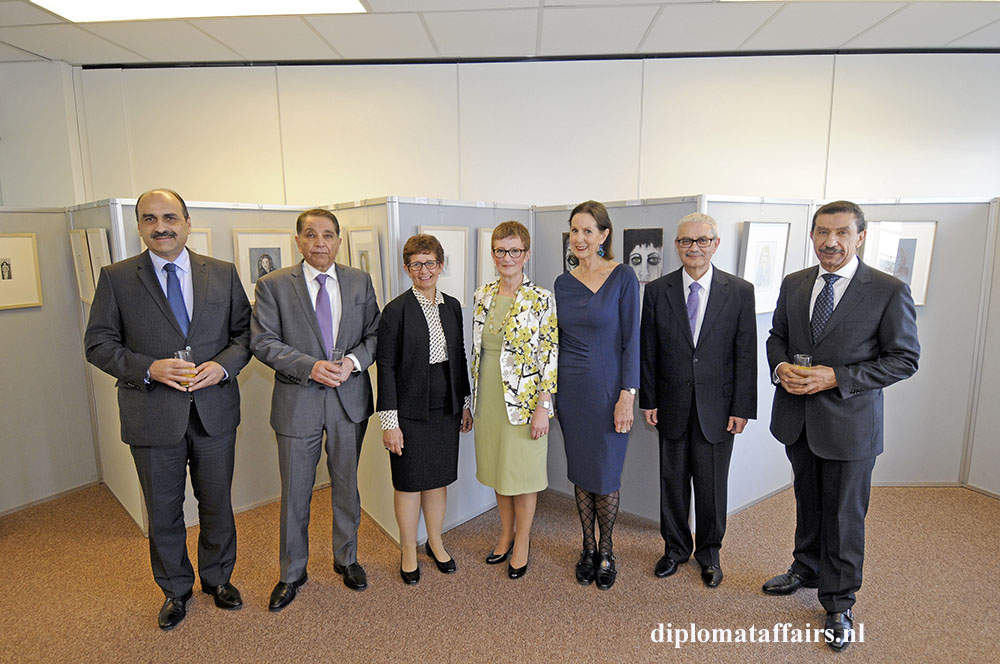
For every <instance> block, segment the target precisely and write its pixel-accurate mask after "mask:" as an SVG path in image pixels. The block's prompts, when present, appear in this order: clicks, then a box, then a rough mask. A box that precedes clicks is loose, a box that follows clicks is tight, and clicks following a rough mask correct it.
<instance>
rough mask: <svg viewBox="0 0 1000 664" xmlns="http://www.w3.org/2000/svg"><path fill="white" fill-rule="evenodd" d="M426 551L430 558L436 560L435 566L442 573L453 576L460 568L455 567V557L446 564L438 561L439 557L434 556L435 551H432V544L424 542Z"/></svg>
mask: <svg viewBox="0 0 1000 664" xmlns="http://www.w3.org/2000/svg"><path fill="white" fill-rule="evenodd" d="M424 550H425V551H427V555H428V556H430V557H431V558H432V559H433V560H434V564H435V565H437V568H438V570H439V571H441V572H443V573H445V574H452V573H454V571H455V570H456V569H458V567H457V566H456V565H455V558H454V557H452V558H449V559H448V560H446V561H444V562H441V561H440V560H438V559H437V557H436V556H435V555H434V550H433V549H431V543H430V542H424Z"/></svg>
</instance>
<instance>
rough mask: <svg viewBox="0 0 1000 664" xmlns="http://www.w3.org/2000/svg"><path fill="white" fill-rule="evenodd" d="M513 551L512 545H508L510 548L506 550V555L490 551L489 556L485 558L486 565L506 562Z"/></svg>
mask: <svg viewBox="0 0 1000 664" xmlns="http://www.w3.org/2000/svg"><path fill="white" fill-rule="evenodd" d="M513 550H514V543H513V542H511V543H510V548H509V549H507V553H493V552H492V551H490V555H488V556H486V564H487V565H499V564H500V563H502V562H506V560H507V558H509V557H510V554H511V552H512V551H513Z"/></svg>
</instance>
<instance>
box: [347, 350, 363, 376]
mask: <svg viewBox="0 0 1000 664" xmlns="http://www.w3.org/2000/svg"><path fill="white" fill-rule="evenodd" d="M347 357H348V358H350V360H351V362H354V373H361V362H360V361H359V360H358V356H357V355H355V354H354V353H350V354H349V355H348V356H347Z"/></svg>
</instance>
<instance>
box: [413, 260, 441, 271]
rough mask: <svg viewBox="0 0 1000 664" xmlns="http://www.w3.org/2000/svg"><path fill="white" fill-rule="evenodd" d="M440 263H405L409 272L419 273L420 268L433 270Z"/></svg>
mask: <svg viewBox="0 0 1000 664" xmlns="http://www.w3.org/2000/svg"><path fill="white" fill-rule="evenodd" d="M440 264H441V261H424V262H423V263H407V264H406V267H408V268H409V269H410V272H420V268H422V267H426V268H427V269H428V270H433V269H434V268H436V267H437V266H438V265H440Z"/></svg>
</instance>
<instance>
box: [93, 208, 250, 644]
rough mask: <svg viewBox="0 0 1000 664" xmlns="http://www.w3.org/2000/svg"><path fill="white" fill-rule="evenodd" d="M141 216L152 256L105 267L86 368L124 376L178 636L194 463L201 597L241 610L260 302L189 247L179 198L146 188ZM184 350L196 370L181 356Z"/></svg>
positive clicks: (125, 427)
mask: <svg viewBox="0 0 1000 664" xmlns="http://www.w3.org/2000/svg"><path fill="white" fill-rule="evenodd" d="M135 215H136V220H137V221H138V224H139V235H140V236H141V237H142V241H143V242H144V243H145V244H146V246H147V247H148V251H144V252H143V253H141V254H139V255H138V256H135V257H134V258H129V259H127V260H124V261H120V262H118V263H115V264H114V265H109V266H107V267H105V268H103V269H102V270H101V276H100V279H99V280H98V282H97V292H96V294H95V295H94V303H93V305H92V307H91V310H90V320H89V321H88V323H87V332H86V335H85V339H84V343H85V346H86V351H87V359H88V360H89V361H90V362H91V363H92V364H93V365H95V366H96V367H98V368H100V369H102V370H103V371H106V372H107V373H109V374H111V375H112V376H114V377H115V378H117V379H118V382H117V387H118V408H119V412H120V416H121V428H122V434H121V435H122V440H123V441H125V442H126V443H128V445H129V446H130V448H131V451H132V457H133V458H134V460H135V468H136V471H137V472H138V474H139V483H140V484H141V485H142V493H143V497H144V499H145V502H146V513H147V516H148V518H149V554H150V559H151V562H152V567H153V577H154V578H155V579H156V582H157V583H158V584H159V585H160V587H161V588H162V589H163V593H164V594H165V595H166V597H167V598H166V601H165V602H164V603H163V608H162V609H161V610H160V615H159V624H160V627H161V628H163V629H172V628H173V627H175V626H176V625H177V624H178V623H180V621H181V620H183V619H184V616H185V615H186V610H187V601H188V600H190V599H191V587H192V585H193V584H194V570H193V569H192V566H191V562H190V560H188V555H187V531H186V529H185V528H184V511H183V503H184V487H185V475H186V473H187V467H188V466H189V465H190V468H191V484H192V485H193V487H194V493H195V496H196V497H197V498H198V515H199V519H200V523H201V532H200V534H199V536H198V575H199V577H200V578H201V588H202V591H204V592H205V593H208V594H211V595H213V596H214V598H215V604H216V605H217V606H219V607H220V608H224V609H238V608H240V607H241V606H242V605H243V600H242V599H241V598H240V593H239V591H238V590H237V589H236V588H235V587H234V586H233V585H232V583H230V581H229V579H230V576H231V575H232V572H233V566H234V564H235V562H236V523H235V521H234V519H233V507H232V502H231V486H232V481H233V461H234V454H235V446H236V426H237V425H238V424H239V422H240V390H239V386H238V385H237V383H236V376H237V374H239V372H240V370H241V369H242V368H243V367H244V366H246V363H247V362H248V361H249V360H250V350H249V340H250V303H249V302H248V301H247V296H246V293H245V292H244V291H243V286H242V285H241V284H240V279H239V276H238V275H237V274H236V268H235V266H234V265H233V264H232V263H224V262H222V261H217V260H215V259H212V258H208V257H206V256H199V255H197V254H195V253H192V252H190V251H188V250H187V249H186V248H185V246H184V245H185V243H186V242H187V237H188V233H189V232H190V230H191V219H190V217H189V216H188V210H187V205H185V203H184V200H183V199H182V198H181V197H180V196H179V195H178V194H177V193H176V192H173V191H170V190H167V189H157V190H153V191H147V192H146V193H144V194H142V195H141V196H140V197H139V199H138V201H137V202H136V207H135ZM185 348H189V349H190V352H191V355H192V358H193V362H188V361H185V360H181V359H174V357H173V355H174V353H175V352H176V351H179V350H182V349H185Z"/></svg>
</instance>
